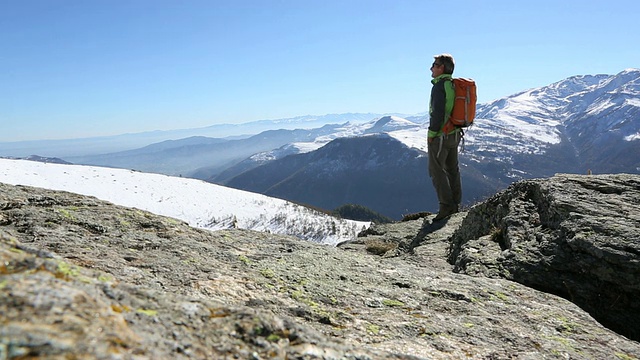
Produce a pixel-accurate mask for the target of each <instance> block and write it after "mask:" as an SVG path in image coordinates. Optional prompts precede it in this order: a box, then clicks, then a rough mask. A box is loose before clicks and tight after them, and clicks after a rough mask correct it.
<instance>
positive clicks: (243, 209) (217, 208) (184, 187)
mask: <svg viewBox="0 0 640 360" xmlns="http://www.w3.org/2000/svg"><path fill="white" fill-rule="evenodd" d="M0 182H3V183H7V184H11V185H27V186H35V187H41V188H46V189H52V190H63V191H68V192H73V193H77V194H82V195H90V196H95V197H97V198H99V199H102V200H106V201H110V202H112V203H115V204H117V205H123V206H128V207H134V208H138V209H142V210H146V211H150V212H153V213H155V214H159V215H165V216H170V217H173V218H176V219H180V220H183V221H185V222H187V223H189V224H190V225H191V226H194V227H199V228H204V229H210V230H217V229H225V228H232V227H236V228H243V229H252V230H257V231H268V232H272V233H278V234H288V235H293V236H297V237H299V238H302V239H306V240H310V241H315V242H321V243H326V244H337V243H339V242H341V241H345V240H349V239H353V238H355V237H356V235H357V233H358V232H360V231H361V230H363V229H365V228H367V227H368V226H369V223H368V222H359V221H351V220H344V219H336V218H334V217H331V216H329V215H326V214H323V213H320V212H317V211H315V210H311V209H309V208H306V207H303V206H300V205H297V204H294V203H291V202H288V201H284V200H280V199H275V198H270V197H267V196H264V195H260V194H255V193H250V192H246V191H242V190H236V189H231V188H226V187H223V186H219V185H215V184H211V183H207V182H204V181H201V180H195V179H187V178H180V177H171V176H166V175H159V174H148V173H141V172H137V171H131V170H123V169H109V168H103V167H92V166H81V165H62V164H51V163H42V162H35V161H28V160H11V159H0Z"/></svg>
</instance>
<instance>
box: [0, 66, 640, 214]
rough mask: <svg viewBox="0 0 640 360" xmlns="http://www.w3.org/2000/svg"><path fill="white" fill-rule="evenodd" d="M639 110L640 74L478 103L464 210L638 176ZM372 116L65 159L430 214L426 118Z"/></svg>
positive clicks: (322, 201) (580, 80)
mask: <svg viewBox="0 0 640 360" xmlns="http://www.w3.org/2000/svg"><path fill="white" fill-rule="evenodd" d="M479 87H480V88H481V87H482V84H479ZM639 109H640V70H639V69H627V70H624V71H622V72H620V73H619V74H617V75H585V76H574V77H570V78H568V79H565V80H562V81H559V82H556V83H553V84H551V85H548V86H545V87H541V88H536V89H530V90H527V91H523V92H521V93H518V94H514V95H512V96H508V97H505V98H502V99H498V100H496V101H493V102H490V103H486V104H479V106H478V109H477V119H476V122H475V125H474V126H473V127H472V128H470V129H468V130H467V131H466V134H465V137H464V138H465V141H464V150H463V151H462V152H461V158H460V161H461V171H462V176H463V187H464V195H463V202H464V203H465V204H467V205H468V204H471V203H473V202H475V201H478V200H480V199H483V198H485V197H487V196H489V195H492V194H493V193H495V192H496V191H498V190H501V189H503V188H505V187H506V186H507V185H508V184H510V183H512V182H514V181H516V180H520V179H526V178H534V177H548V176H551V175H553V174H555V173H561V172H566V173H587V172H593V173H620V172H626V173H640V113H639ZM370 115H373V114H360V115H358V114H346V116H345V117H342V116H338V115H335V116H332V117H331V119H330V120H346V119H347V118H348V117H351V118H352V119H356V120H357V121H349V120H347V121H340V122H338V123H334V124H323V126H321V127H316V128H308V129H305V130H300V129H297V130H292V129H282V130H271V131H264V132H262V133H259V134H257V135H253V136H250V137H243V138H235V139H228V138H227V139H222V138H215V139H212V138H208V137H203V136H200V137H189V138H184V139H181V140H175V141H165V142H160V143H156V144H151V145H149V146H146V147H143V148H139V149H135V150H129V151H124V152H118V153H110V154H105V155H96V156H94V155H91V156H77V157H62V158H63V159H64V160H66V161H70V162H73V163H82V164H92V165H101V166H112V167H123V168H129V169H136V170H141V171H148V172H158V173H164V174H171V175H183V176H188V177H195V178H199V179H204V180H207V181H210V182H215V183H218V184H223V185H227V186H230V187H236V188H239V189H244V190H249V191H254V192H259V193H263V194H267V195H270V196H275V197H280V198H283V199H288V200H292V201H296V202H302V203H306V204H310V205H314V206H319V207H322V208H326V209H333V208H335V207H338V206H340V205H343V204H346V203H357V204H361V205H364V206H367V207H370V208H371V209H373V210H374V211H377V212H380V213H381V214H384V215H386V216H389V217H391V218H395V219H398V218H399V217H401V216H402V215H403V214H407V213H412V212H417V211H424V210H428V211H435V210H437V201H436V199H435V194H434V192H433V189H432V186H431V182H430V179H429V178H428V174H427V161H426V149H425V148H426V146H425V145H426V141H425V137H426V126H427V122H428V118H427V116H425V115H424V114H421V115H415V116H389V115H386V116H376V117H370V118H369V120H368V121H362V119H363V118H366V117H367V116H370ZM324 120H328V118H325V119H324ZM316 121H320V120H316ZM283 122H284V123H287V122H286V121H283ZM291 123H295V121H293V120H292V121H291V122H288V124H291ZM279 125H280V124H278V123H277V122H273V123H271V124H270V126H272V128H273V127H278V126H279ZM296 125H299V123H296ZM0 145H1V144H0ZM1 151H2V147H1V146H0V155H2V152H1ZM56 156H57V155H56ZM58 157H60V156H58Z"/></svg>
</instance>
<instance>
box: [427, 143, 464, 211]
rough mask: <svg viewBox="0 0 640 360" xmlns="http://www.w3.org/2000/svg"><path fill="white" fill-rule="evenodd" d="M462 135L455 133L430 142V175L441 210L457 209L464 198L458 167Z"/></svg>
mask: <svg viewBox="0 0 640 360" xmlns="http://www.w3.org/2000/svg"><path fill="white" fill-rule="evenodd" d="M460 139H461V135H460V134H459V133H454V134H450V135H446V136H441V137H437V138H435V139H434V140H433V141H432V142H430V143H428V152H429V176H430V177H431V181H432V182H433V187H434V188H435V190H436V194H437V195H438V202H439V203H440V209H439V210H440V211H441V212H442V211H445V212H450V211H453V210H454V209H457V208H458V206H459V205H460V200H461V199H462V184H461V182H460V169H459V167H458V144H460Z"/></svg>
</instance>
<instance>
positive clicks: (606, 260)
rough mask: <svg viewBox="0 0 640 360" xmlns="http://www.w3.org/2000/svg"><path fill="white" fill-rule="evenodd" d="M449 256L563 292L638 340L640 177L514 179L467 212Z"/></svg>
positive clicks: (459, 268)
mask: <svg viewBox="0 0 640 360" xmlns="http://www.w3.org/2000/svg"><path fill="white" fill-rule="evenodd" d="M449 260H450V262H451V263H452V264H455V269H454V270H455V271H456V272H459V273H464V274H469V275H483V276H487V277H492V278H505V279H510V280H514V281H516V282H519V283H521V284H524V285H527V286H530V287H533V288H536V289H539V290H542V291H545V292H549V293H554V294H557V295H560V296H562V297H564V298H567V299H569V300H571V301H573V302H574V303H576V304H578V305H579V306H581V307H582V308H583V309H585V310H586V311H588V312H589V313H590V314H591V315H592V316H593V317H594V318H596V319H598V320H599V321H600V322H601V323H603V324H605V325H606V326H608V327H610V328H611V329H614V330H616V331H617V332H619V333H622V334H624V335H626V336H627V337H629V338H632V339H635V340H640V301H639V300H638V299H640V176H638V175H625V174H620V175H598V176H579V175H556V176H554V177H553V178H551V179H542V180H527V181H521V182H518V183H515V184H513V185H512V186H510V187H509V188H508V189H507V190H506V191H503V192H501V193H499V194H496V195H495V196H493V197H492V198H490V199H488V200H487V201H485V202H483V203H482V204H479V205H477V206H475V207H474V208H472V209H471V210H470V211H469V214H468V215H467V216H466V218H465V219H464V221H463V224H462V226H461V227H460V228H459V229H458V230H457V231H456V233H455V234H454V235H453V237H452V246H451V251H450V255H449Z"/></svg>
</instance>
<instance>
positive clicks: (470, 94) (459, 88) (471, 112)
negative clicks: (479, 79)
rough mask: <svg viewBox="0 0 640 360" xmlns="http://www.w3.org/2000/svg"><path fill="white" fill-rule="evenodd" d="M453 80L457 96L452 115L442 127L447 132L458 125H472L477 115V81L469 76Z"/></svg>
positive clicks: (461, 126) (462, 126)
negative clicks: (468, 77)
mask: <svg viewBox="0 0 640 360" xmlns="http://www.w3.org/2000/svg"><path fill="white" fill-rule="evenodd" d="M451 82H452V83H453V89H454V91H455V94H456V98H455V101H454V103H453V110H452V111H451V117H450V118H449V121H447V123H446V124H445V125H444V127H443V128H442V131H443V132H444V133H445V134H448V133H450V132H451V131H452V130H453V129H455V128H456V127H460V128H464V127H469V126H471V124H473V120H474V119H475V117H476V100H477V95H476V82H475V81H474V80H473V79H467V78H455V79H452V80H451Z"/></svg>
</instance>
